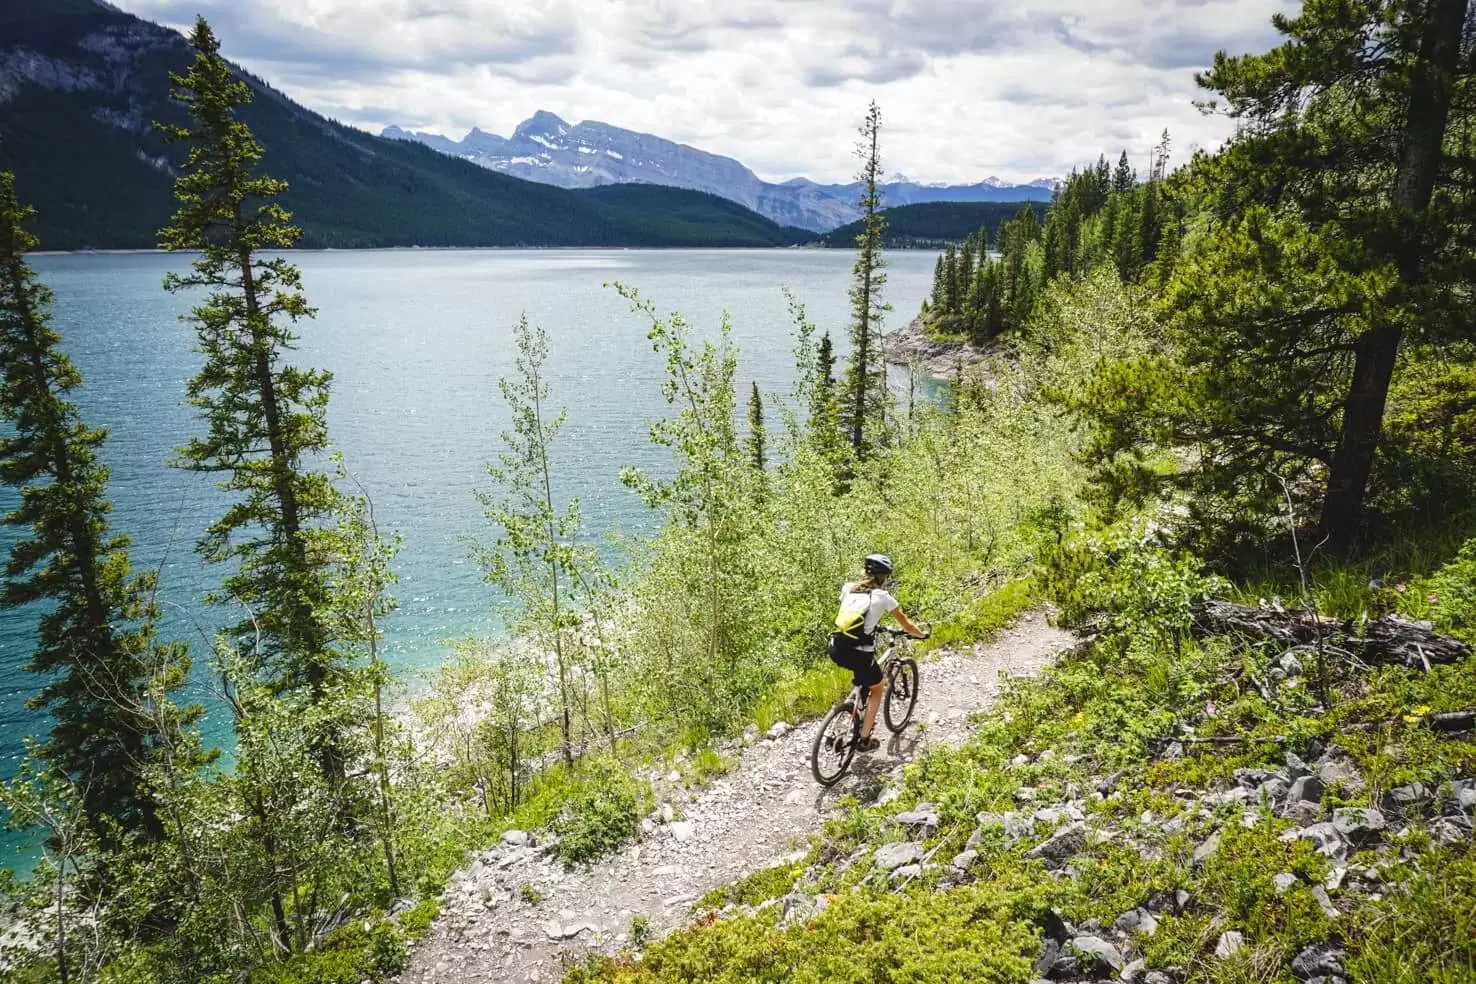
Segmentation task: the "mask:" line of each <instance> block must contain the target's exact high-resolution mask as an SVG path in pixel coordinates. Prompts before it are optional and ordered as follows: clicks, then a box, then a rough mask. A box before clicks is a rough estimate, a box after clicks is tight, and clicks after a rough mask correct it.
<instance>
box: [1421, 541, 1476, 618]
mask: <svg viewBox="0 0 1476 984" xmlns="http://www.w3.org/2000/svg"><path fill="white" fill-rule="evenodd" d="M1430 594H1431V595H1433V596H1434V598H1435V602H1434V604H1435V609H1436V612H1437V613H1438V615H1439V620H1440V622H1441V623H1442V625H1443V626H1444V627H1445V628H1446V629H1447V630H1449V631H1450V633H1451V634H1452V635H1455V636H1458V637H1459V638H1462V639H1465V640H1466V641H1467V642H1473V643H1476V539H1473V540H1470V541H1469V542H1467V543H1466V545H1465V546H1464V547H1462V548H1461V552H1460V553H1459V554H1458V555H1457V556H1456V559H1455V560H1453V561H1451V562H1450V563H1449V564H1447V565H1445V566H1444V567H1442V568H1441V569H1440V570H1439V571H1438V572H1437V573H1436V574H1435V577H1434V578H1432V579H1431V581H1430Z"/></svg>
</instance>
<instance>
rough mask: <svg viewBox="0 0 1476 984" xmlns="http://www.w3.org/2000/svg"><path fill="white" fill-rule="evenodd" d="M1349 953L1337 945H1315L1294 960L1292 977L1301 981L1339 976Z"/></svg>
mask: <svg viewBox="0 0 1476 984" xmlns="http://www.w3.org/2000/svg"><path fill="white" fill-rule="evenodd" d="M1347 956H1348V951H1347V950H1345V949H1343V948H1342V947H1341V946H1338V945H1337V944H1336V943H1314V944H1313V945H1312V946H1309V947H1307V949H1305V950H1303V951H1302V952H1301V953H1299V954H1297V955H1296V957H1295V958H1294V959H1293V960H1292V965H1291V971H1292V976H1294V977H1296V979H1297V980H1299V981H1310V980H1313V979H1315V978H1318V977H1332V976H1339V975H1341V974H1342V973H1343V961H1344V960H1345V959H1346V958H1347Z"/></svg>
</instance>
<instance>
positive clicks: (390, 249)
mask: <svg viewBox="0 0 1476 984" xmlns="http://www.w3.org/2000/svg"><path fill="white" fill-rule="evenodd" d="M576 249H577V250H607V251H609V252H612V253H631V252H636V251H642V252H677V251H682V252H702V251H720V252H725V253H726V252H732V251H734V250H763V251H765V252H768V251H771V250H786V249H813V250H816V251H819V250H823V249H828V247H824V246H819V245H811V244H808V243H806V244H796V245H793V246H311V247H301V248H298V247H294V248H292V249H284V250H271V251H269V252H272V253H277V252H282V253H450V252H457V251H467V250H485V251H487V252H494V251H502V252H512V251H518V252H529V251H532V250H538V251H547V252H559V251H567V250H576ZM198 252H199V250H192V249H177V250H169V249H159V248H157V247H154V248H148V249H144V248H139V249H90V248H83V249H37V250H32V251H31V252H29V253H27V254H26V255H27V256H131V255H135V254H136V255H139V256H151V255H154V254H157V253H178V254H180V255H181V256H192V255H194V254H196V253H198Z"/></svg>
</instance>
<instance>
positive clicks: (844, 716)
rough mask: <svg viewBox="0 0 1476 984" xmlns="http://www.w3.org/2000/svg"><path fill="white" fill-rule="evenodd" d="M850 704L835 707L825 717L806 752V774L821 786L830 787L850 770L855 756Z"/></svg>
mask: <svg viewBox="0 0 1476 984" xmlns="http://www.w3.org/2000/svg"><path fill="white" fill-rule="evenodd" d="M852 710H853V708H852V706H851V702H850V701H845V702H844V703H840V704H836V705H835V706H834V707H832V708H831V709H830V713H829V714H827V715H825V720H824V721H823V722H821V724H820V730H819V731H817V732H816V733H815V744H814V745H813V746H811V748H810V771H811V772H812V773H814V775H815V781H816V782H818V783H819V784H820V785H822V786H827V787H828V786H834V785H835V784H836V783H838V782H840V778H841V776H843V775H845V774H846V769H848V768H850V766H851V758H852V757H853V756H854V755H855V754H856V723H855V721H854V719H853V718H852V717H851V712H852Z"/></svg>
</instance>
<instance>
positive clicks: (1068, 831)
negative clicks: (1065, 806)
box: [1025, 821, 1087, 868]
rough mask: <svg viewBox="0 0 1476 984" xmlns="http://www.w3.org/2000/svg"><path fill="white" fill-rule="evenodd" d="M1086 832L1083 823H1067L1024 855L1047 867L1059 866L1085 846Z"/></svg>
mask: <svg viewBox="0 0 1476 984" xmlns="http://www.w3.org/2000/svg"><path fill="white" fill-rule="evenodd" d="M1086 832H1087V828H1086V824H1084V823H1081V822H1079V821H1078V822H1076V823H1070V824H1067V825H1066V826H1064V827H1062V828H1061V829H1060V830H1057V831H1056V832H1055V833H1054V834H1052V835H1051V838H1050V840H1047V841H1045V842H1044V843H1042V844H1037V845H1036V846H1035V847H1033V848H1031V849H1030V850H1029V851H1027V852H1026V854H1025V856H1026V857H1027V858H1036V859H1039V860H1042V861H1044V862H1045V863H1046V867H1047V868H1059V867H1060V866H1061V865H1063V864H1065V863H1066V862H1067V861H1069V860H1070V859H1071V858H1073V857H1075V856H1076V855H1078V854H1080V853H1081V851H1082V849H1083V848H1085V847H1086Z"/></svg>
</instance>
